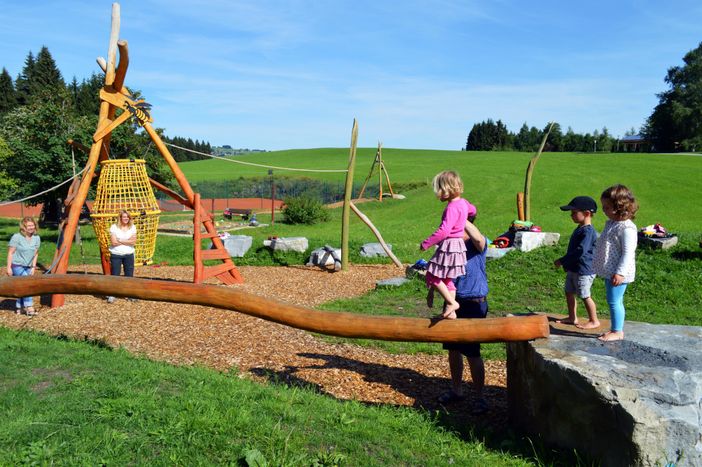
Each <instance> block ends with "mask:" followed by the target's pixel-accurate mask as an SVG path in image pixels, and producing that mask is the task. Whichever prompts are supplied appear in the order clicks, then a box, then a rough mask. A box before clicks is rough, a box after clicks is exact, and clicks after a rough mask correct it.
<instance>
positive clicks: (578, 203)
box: [561, 196, 597, 213]
mask: <svg viewBox="0 0 702 467" xmlns="http://www.w3.org/2000/svg"><path fill="white" fill-rule="evenodd" d="M561 211H590V212H592V213H595V212H597V203H596V202H595V200H594V199H592V198H590V197H589V196H576V197H575V198H573V199H572V200H570V203H568V204H567V205H566V206H561Z"/></svg>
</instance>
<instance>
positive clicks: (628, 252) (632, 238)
mask: <svg viewBox="0 0 702 467" xmlns="http://www.w3.org/2000/svg"><path fill="white" fill-rule="evenodd" d="M637 242H638V237H637V232H636V225H635V224H634V223H633V222H631V220H629V219H627V220H625V221H613V220H608V221H607V222H606V223H605V226H604V229H603V230H602V233H601V234H600V237H599V238H598V239H597V245H596V246H595V259H594V261H593V266H594V268H595V274H597V275H598V276H600V277H603V278H605V279H611V278H612V276H613V275H614V274H619V275H620V276H622V277H624V281H623V282H624V283H627V284H628V283H629V282H634V278H635V277H636V258H635V253H636V244H637Z"/></svg>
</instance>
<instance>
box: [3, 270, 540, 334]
mask: <svg viewBox="0 0 702 467" xmlns="http://www.w3.org/2000/svg"><path fill="white" fill-rule="evenodd" d="M47 293H67V294H76V295H90V294H97V295H114V296H117V297H135V298H140V299H144V300H155V301H162V302H171V303H186V304H193V305H203V306H212V307H216V308H222V309H226V310H233V311H237V312H240V313H244V314H247V315H250V316H255V317H257V318H261V319H265V320H268V321H273V322H276V323H280V324H284V325H287V326H291V327H294V328H297V329H303V330H307V331H312V332H319V333H322V334H327V335H332V336H339V337H351V338H367V339H381V340H390V341H413V342H511V341H525V340H530V339H537V338H541V337H548V335H549V325H548V318H547V316H546V315H528V316H513V317H506V318H486V319H477V320H475V319H458V320H446V319H426V318H402V317H394V316H366V315H359V314H355V313H343V312H335V311H320V310H311V309H308V308H303V307H300V306H295V305H289V304H286V303H282V302H279V301H276V300H271V299H267V298H263V297H260V296H258V295H253V294H250V293H246V292H243V291H241V290H237V289H234V288H229V287H213V286H210V285H205V284H189V283H184V282H174V281H161V280H150V279H136V278H130V277H110V276H100V275H71V276H70V277H69V276H64V275H56V276H43V277H41V276H25V277H6V278H4V279H0V296H6V297H22V296H27V295H34V294H47Z"/></svg>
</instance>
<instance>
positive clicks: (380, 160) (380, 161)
mask: <svg viewBox="0 0 702 467" xmlns="http://www.w3.org/2000/svg"><path fill="white" fill-rule="evenodd" d="M382 150H383V143H381V142H380V141H378V201H381V202H382V201H383V169H382V167H383V152H382Z"/></svg>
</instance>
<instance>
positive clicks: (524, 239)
mask: <svg viewBox="0 0 702 467" xmlns="http://www.w3.org/2000/svg"><path fill="white" fill-rule="evenodd" d="M560 238H561V234H559V233H556V232H517V233H516V234H515V235H514V247H515V248H516V249H518V250H519V251H531V250H534V249H536V248H539V247H542V246H553V245H558V241H559V240H560Z"/></svg>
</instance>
